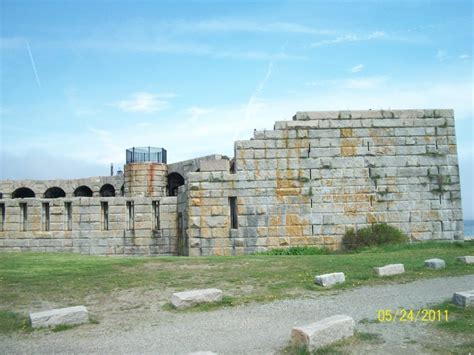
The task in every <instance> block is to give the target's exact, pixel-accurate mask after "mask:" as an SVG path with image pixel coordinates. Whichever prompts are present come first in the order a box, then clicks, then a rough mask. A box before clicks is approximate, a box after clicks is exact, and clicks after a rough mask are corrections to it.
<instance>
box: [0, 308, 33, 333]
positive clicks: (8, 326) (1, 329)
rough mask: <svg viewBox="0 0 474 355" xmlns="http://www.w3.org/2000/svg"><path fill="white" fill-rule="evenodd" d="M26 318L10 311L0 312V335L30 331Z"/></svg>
mask: <svg viewBox="0 0 474 355" xmlns="http://www.w3.org/2000/svg"><path fill="white" fill-rule="evenodd" d="M31 329H32V328H31V325H30V321H29V319H28V317H26V316H23V315H21V314H19V313H15V312H10V311H0V334H9V333H13V332H17V331H30V330H31Z"/></svg>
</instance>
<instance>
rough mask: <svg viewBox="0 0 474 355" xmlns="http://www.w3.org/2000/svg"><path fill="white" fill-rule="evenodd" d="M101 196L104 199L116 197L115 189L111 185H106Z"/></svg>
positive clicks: (101, 189)
mask: <svg viewBox="0 0 474 355" xmlns="http://www.w3.org/2000/svg"><path fill="white" fill-rule="evenodd" d="M100 196H102V197H114V196H115V187H113V186H112V185H110V184H105V185H104V186H102V187H101V188H100Z"/></svg>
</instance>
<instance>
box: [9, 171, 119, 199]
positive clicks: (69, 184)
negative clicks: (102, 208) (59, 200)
mask: <svg viewBox="0 0 474 355" xmlns="http://www.w3.org/2000/svg"><path fill="white" fill-rule="evenodd" d="M106 184H110V185H112V186H113V187H114V188H115V193H116V196H120V195H121V190H122V186H123V184H124V178H123V176H97V177H91V178H83V179H67V180H65V179H56V180H0V194H1V195H2V197H3V198H4V199H8V198H11V197H12V193H13V192H14V191H15V190H16V189H19V188H22V187H27V188H29V189H31V190H32V191H33V192H34V193H35V196H36V197H37V198H42V197H44V193H45V192H46V190H48V189H49V188H51V187H59V188H61V189H62V190H64V192H65V193H66V197H74V191H75V190H76V189H77V188H78V187H80V186H87V187H88V188H90V189H91V190H92V193H93V196H100V189H101V188H102V187H103V186H104V185H106Z"/></svg>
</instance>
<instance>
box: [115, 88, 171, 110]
mask: <svg viewBox="0 0 474 355" xmlns="http://www.w3.org/2000/svg"><path fill="white" fill-rule="evenodd" d="M173 97H175V95H174V94H171V93H166V94H152V93H149V92H137V93H134V94H132V95H131V97H130V98H129V99H126V100H121V101H117V102H115V103H113V104H112V106H115V107H117V108H119V109H120V110H122V111H127V112H140V113H153V112H158V111H162V110H164V109H166V108H167V107H168V100H165V99H169V98H173Z"/></svg>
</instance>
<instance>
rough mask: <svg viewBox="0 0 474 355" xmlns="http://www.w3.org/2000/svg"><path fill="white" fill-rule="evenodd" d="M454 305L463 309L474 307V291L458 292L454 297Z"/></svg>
mask: <svg viewBox="0 0 474 355" xmlns="http://www.w3.org/2000/svg"><path fill="white" fill-rule="evenodd" d="M453 303H454V304H455V305H457V306H461V307H474V290H471V291H463V292H456V293H455V294H454V295H453Z"/></svg>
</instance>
